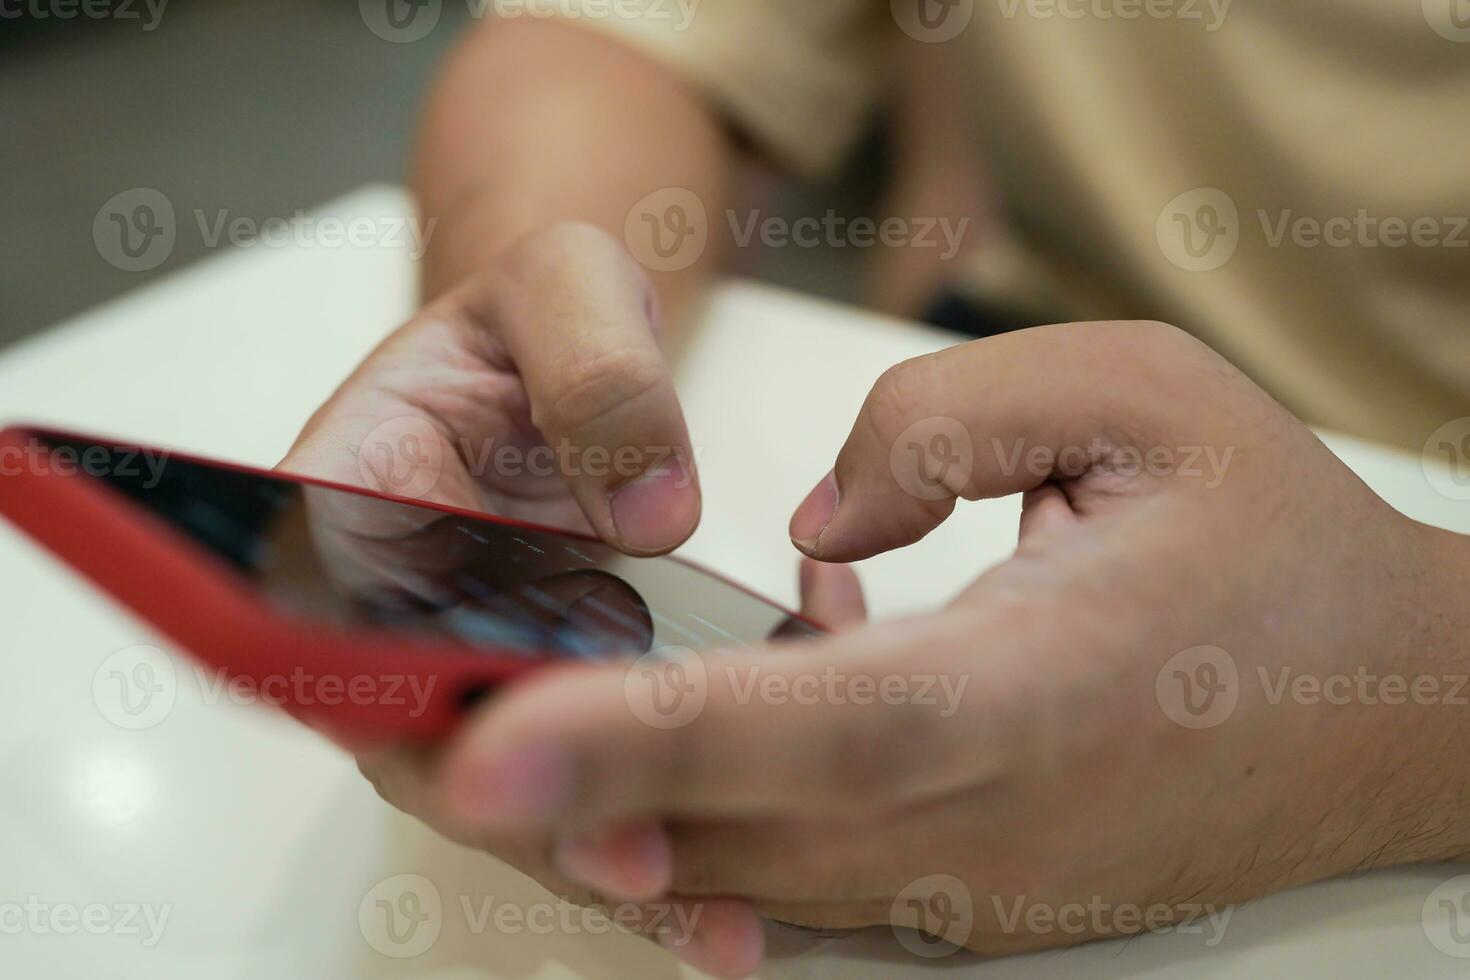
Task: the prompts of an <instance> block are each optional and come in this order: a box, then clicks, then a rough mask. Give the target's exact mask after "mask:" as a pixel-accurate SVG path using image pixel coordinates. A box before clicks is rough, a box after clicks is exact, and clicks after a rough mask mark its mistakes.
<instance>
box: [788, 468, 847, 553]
mask: <svg viewBox="0 0 1470 980" xmlns="http://www.w3.org/2000/svg"><path fill="white" fill-rule="evenodd" d="M835 513H837V473H836V472H835V471H834V472H832V473H828V474H827V475H826V476H825V477H823V478H822V482H821V483H818V484H817V485H816V486H815V487H813V488H812V492H811V493H809V494H807V495H806V499H805V500H803V501H802V502H801V506H799V507H797V508H796V513H795V514H792V515H791V527H790V530H789V533H790V534H791V541H792V543H793V544H795V545H796V546H797V547H798V548H800V549H801V550H802V551H805V552H807V553H808V554H810V553H811V552H813V551H815V550H816V548H817V541H818V540H819V539H820V538H821V537H822V532H823V531H825V530H827V525H828V524H830V523H832V515H833V514H835Z"/></svg>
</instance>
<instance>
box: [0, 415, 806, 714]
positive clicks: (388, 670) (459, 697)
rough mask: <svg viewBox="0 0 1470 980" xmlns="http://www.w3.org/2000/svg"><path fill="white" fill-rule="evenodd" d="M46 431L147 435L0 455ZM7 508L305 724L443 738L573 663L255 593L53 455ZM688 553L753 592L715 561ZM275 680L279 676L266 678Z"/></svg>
mask: <svg viewBox="0 0 1470 980" xmlns="http://www.w3.org/2000/svg"><path fill="white" fill-rule="evenodd" d="M37 437H56V438H62V439H78V440H85V441H88V442H95V443H103V444H106V445H112V446H118V447H125V448H129V449H134V448H136V449H139V450H140V451H141V450H142V449H143V448H144V447H141V446H139V445H138V444H137V443H135V442H133V441H131V440H127V439H110V438H103V437H97V436H92V435H83V434H78V433H69V432H58V431H55V430H51V429H43V428H40V427H24V426H23V427H15V428H9V429H5V430H4V431H0V459H3V458H4V456H3V454H4V453H5V452H6V451H7V450H10V451H12V452H13V451H14V450H15V449H19V450H20V451H21V452H22V453H24V452H25V451H26V449H27V446H28V445H32V444H33V443H32V442H31V441H32V440H34V439H35V438H37ZM154 451H155V452H159V453H162V450H154ZM168 457H169V458H173V459H181V460H186V461H192V462H197V463H202V464H206V465H210V466H218V467H221V468H224V469H229V470H233V471H236V472H240V473H248V474H252V475H256V476H267V477H271V478H275V479H281V480H285V481H288V482H291V483H298V484H307V485H315V486H321V487H327V488H330V489H336V490H345V491H348V492H351V493H356V494H360V495H362V496H367V497H373V498H376V499H380V500H387V501H396V502H399V503H406V504H410V505H413V506H415V507H423V508H426V509H429V510H435V511H440V512H443V513H446V514H457V515H460V516H464V517H473V518H476V519H478V520H488V521H494V522H496V523H500V524H504V525H508V526H514V527H522V528H532V529H535V530H541V531H546V532H549V533H553V534H560V535H564V536H568V537H577V538H583V539H584V540H590V539H588V538H586V536H585V535H577V534H572V533H571V532H567V531H562V530H560V529H555V528H545V527H540V526H538V525H533V524H526V523H524V522H520V521H513V520H509V519H506V518H500V517H495V516H493V515H486V514H481V513H476V512H473V511H467V510H461V509H458V508H454V507H445V506H441V505H437V504H427V503H424V502H423V501H419V500H409V499H405V498H401V497H395V496H393V495H391V494H382V493H376V492H373V491H369V490H364V489H361V488H358V487H351V486H345V485H343V484H337V483H331V482H328V481H325V480H315V479H311V478H307V477H299V476H294V475H289V474H283V473H276V472H270V471H267V470H260V469H255V468H252V467H248V466H239V465H236V464H233V463H224V462H219V461H216V460H209V459H204V458H201V457H197V456H190V455H188V454H185V453H176V452H172V451H170V452H169V453H168ZM0 515H3V516H5V517H7V518H8V519H9V520H10V521H12V522H13V523H14V524H16V525H17V526H18V527H19V528H21V529H22V530H23V531H25V532H26V533H27V534H28V535H29V536H31V537H32V538H34V539H35V540H36V541H37V542H39V543H40V544H41V545H43V546H44V547H46V548H47V549H49V550H50V551H52V552H54V553H55V554H56V555H58V556H59V557H60V558H61V559H62V560H64V561H65V562H66V563H67V564H69V565H71V566H72V567H73V568H75V569H77V570H78V571H80V572H82V573H83V574H84V575H86V576H87V577H88V578H89V579H91V580H92V581H93V582H94V583H96V584H97V585H98V586H99V587H100V588H102V589H103V590H104V591H106V592H108V593H110V594H111V595H112V596H114V597H115V598H116V599H118V600H119V601H120V602H122V603H123V604H124V605H125V606H127V607H128V608H130V609H131V610H132V611H133V612H135V613H136V614H137V615H138V616H140V617H141V618H142V619H144V620H146V621H148V622H149V623H151V624H153V625H154V626H155V627H157V628H158V629H159V630H160V631H161V632H162V633H163V634H164V635H166V636H168V637H169V638H170V639H171V640H172V641H174V642H175V643H176V644H178V645H179V646H180V647H181V648H183V649H184V650H185V651H187V652H188V653H190V654H191V655H193V656H194V657H195V658H196V659H198V660H200V661H201V662H202V663H204V664H205V665H207V666H210V667H214V668H217V669H218V670H220V671H221V672H222V674H223V679H224V680H226V681H228V682H229V683H231V684H234V685H240V686H243V688H244V690H245V691H246V693H249V692H256V693H260V692H262V691H265V692H267V693H269V695H270V699H271V700H270V703H273V704H275V703H279V705H280V707H282V708H283V709H284V710H286V711H288V712H289V713H291V714H292V715H294V716H296V717H297V718H300V719H301V720H303V721H305V722H307V723H308V724H314V725H319V726H321V727H323V728H324V729H326V730H328V731H330V732H333V733H335V734H337V735H339V736H345V737H347V738H349V739H351V740H352V741H353V742H354V743H357V742H387V741H396V740H431V739H435V738H438V737H442V736H443V735H445V734H446V733H448V732H449V731H450V730H451V729H452V728H453V727H454V725H455V723H456V722H457V721H458V719H459V718H460V717H461V716H462V714H463V712H464V710H465V708H466V706H467V705H469V704H472V703H473V702H475V701H477V700H478V699H479V698H480V696H481V695H483V694H484V693H485V692H486V691H488V690H489V689H491V688H494V687H496V686H498V685H501V684H504V683H506V682H507V681H510V680H512V679H514V678H516V677H519V676H523V675H525V674H527V673H530V672H533V671H540V670H546V669H550V668H554V667H556V666H558V665H561V664H564V661H562V660H559V659H557V657H556V655H555V654H553V653H548V654H547V655H546V657H545V658H544V659H539V660H538V659H537V658H534V657H531V658H528V657H527V655H526V652H525V651H523V650H517V651H514V652H512V651H505V652H497V651H495V650H494V649H491V648H487V647H484V646H473V647H472V646H469V645H467V644H465V643H461V642H456V641H454V640H440V639H439V638H437V637H427V636H426V637H414V638H413V640H412V642H411V643H405V642H404V639H403V638H402V635H401V634H400V635H399V636H398V637H397V638H395V637H394V636H392V635H391V634H385V633H383V632H373V631H369V630H365V629H352V628H345V627H339V626H335V625H331V624H325V623H320V624H319V623H312V622H310V621H309V620H304V619H301V618H292V617H290V616H289V615H287V614H284V613H282V612H281V611H280V610H279V609H277V608H276V607H275V606H274V605H272V604H270V603H269V602H268V601H266V599H265V598H264V597H263V596H261V595H258V594H256V592H255V590H254V589H253V587H252V586H251V585H250V583H249V582H248V581H247V580H245V579H244V578H242V577H241V575H240V574H239V573H238V572H237V571H235V570H234V569H232V568H230V567H229V566H228V565H227V564H226V563H225V562H224V561H222V560H221V559H220V558H218V557H217V556H215V555H213V554H211V553H209V552H208V551H206V550H205V549H204V548H203V547H202V546H200V545H199V544H197V543H196V542H194V541H192V540H190V539H189V538H188V537H186V536H185V535H184V534H183V533H181V532H179V531H178V530H176V529H174V528H173V527H171V526H169V525H168V524H167V523H165V522H164V521H163V520H162V519H160V518H158V517H156V516H154V515H152V514H150V513H148V512H146V511H144V510H143V509H141V508H139V507H137V506H136V505H135V504H132V503H130V502H129V501H128V500H127V498H125V497H124V496H122V495H121V494H118V493H115V492H113V491H111V490H109V489H107V488H106V486H105V485H103V484H102V483H101V482H100V481H98V480H95V479H93V478H92V477H89V476H87V475H86V474H84V473H80V472H75V473H71V474H66V475H63V474H61V473H58V472H56V470H55V468H54V467H52V466H36V467H26V466H21V467H20V468H19V471H18V472H7V473H5V474H4V475H3V476H0ZM675 560H680V561H681V562H682V560H681V559H675ZM682 563H683V564H685V565H689V566H690V567H692V568H696V569H698V570H699V571H701V572H704V573H705V574H709V575H714V576H715V577H716V578H720V579H721V580H722V581H724V582H726V583H727V584H729V585H730V586H731V587H732V588H736V589H739V590H740V591H742V592H746V593H747V594H750V595H755V593H753V592H751V591H750V590H749V589H745V588H744V587H743V586H740V585H738V584H737V583H734V582H730V581H729V580H728V579H725V578H723V576H719V575H715V573H713V572H710V571H709V570H708V569H703V568H700V567H699V566H697V565H693V564H692V563H690V562H682ZM758 598H760V597H758ZM762 601H764V602H769V600H766V599H762ZM770 604H771V605H772V606H775V607H776V608H778V609H779V608H781V607H780V606H779V605H777V604H776V603H770ZM791 615H793V616H794V615H796V614H794V613H793V614H791ZM798 618H800V617H798ZM813 625H815V624H813ZM303 670H304V671H306V672H307V673H308V674H309V675H310V677H311V678H312V679H313V681H314V684H313V687H314V688H315V689H316V690H318V691H319V690H321V689H322V688H321V686H320V681H321V680H322V679H323V678H326V679H330V680H331V681H332V690H338V687H337V685H336V681H337V679H339V678H340V680H341V684H342V687H341V688H340V689H341V690H343V691H346V690H349V688H348V687H347V685H350V684H353V683H356V684H358V685H359V687H358V688H357V689H358V690H366V689H367V685H369V684H375V685H377V686H376V687H375V688H374V690H376V691H379V692H382V694H381V696H377V697H373V698H353V697H348V696H344V697H341V698H340V699H337V698H333V699H331V700H332V703H330V704H328V703H324V701H323V700H322V699H321V698H319V697H315V696H312V697H307V698H303V697H300V696H299V695H300V691H299V690H298V685H295V684H282V683H281V681H280V680H278V679H279V678H290V677H293V676H297V677H299V676H301V673H302V671H303ZM268 680H269V681H272V682H273V684H266V682H267V681H268ZM395 681H397V682H398V683H401V684H402V685H403V688H402V690H401V691H400V694H402V695H403V696H402V697H401V698H394V697H390V696H389V695H388V693H387V691H388V688H389V687H391V686H392V685H393V684H394V683H395ZM414 683H416V684H417V685H418V688H417V690H418V691H421V692H422V691H424V690H427V692H428V693H427V696H426V697H422V698H419V697H408V696H407V694H406V692H407V691H408V690H413V688H412V687H411V685H412V684H414ZM262 685H265V686H264V687H263V686H262ZM420 702H421V703H420Z"/></svg>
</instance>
